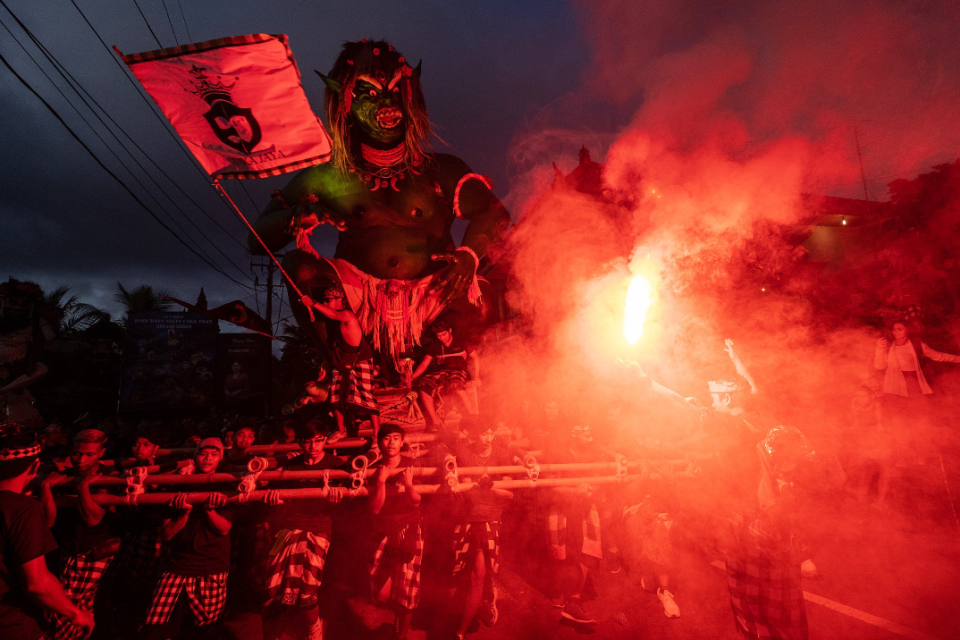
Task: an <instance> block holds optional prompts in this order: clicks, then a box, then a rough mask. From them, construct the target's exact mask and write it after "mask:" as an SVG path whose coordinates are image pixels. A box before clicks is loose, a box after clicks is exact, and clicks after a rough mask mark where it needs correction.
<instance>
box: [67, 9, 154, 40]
mask: <svg viewBox="0 0 960 640" xmlns="http://www.w3.org/2000/svg"><path fill="white" fill-rule="evenodd" d="M133 4H134V5H135V6H136V7H137V11H139V12H140V17H141V18H143V24H145V25H147V29H149V30H150V35H152V36H153V39H154V40H156V41H157V48H158V49H163V45H162V44H160V38H158V37H157V34H155V33H154V32H153V27H151V26H150V23H149V22H147V16H145V15H143V9H141V8H140V3H139V2H137V0H133ZM74 6H76V3H74Z"/></svg>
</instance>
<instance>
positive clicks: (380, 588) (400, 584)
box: [370, 424, 423, 640]
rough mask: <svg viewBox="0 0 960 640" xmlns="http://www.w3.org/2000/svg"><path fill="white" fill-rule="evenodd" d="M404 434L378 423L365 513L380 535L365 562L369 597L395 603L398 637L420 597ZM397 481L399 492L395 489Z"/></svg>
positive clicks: (419, 556)
mask: <svg viewBox="0 0 960 640" xmlns="http://www.w3.org/2000/svg"><path fill="white" fill-rule="evenodd" d="M404 437H405V433H404V431H403V429H402V428H401V427H400V426H398V425H395V424H384V425H382V426H381V427H380V432H379V437H378V445H379V447H380V452H381V455H382V456H383V458H382V459H381V461H380V463H379V464H378V466H377V468H376V469H377V471H376V474H375V475H374V481H373V489H372V491H371V494H372V498H371V500H370V511H371V512H372V513H373V514H374V516H375V518H374V520H375V523H376V526H377V533H378V535H379V536H380V543H379V544H378V545H377V550H376V551H375V552H374V554H373V561H372V562H371V564H370V581H371V587H372V591H373V599H374V600H375V601H376V602H378V603H388V602H390V603H392V604H393V605H394V607H395V611H396V622H395V630H396V634H395V636H394V637H395V638H396V639H398V640H402V639H403V638H406V637H407V630H408V629H409V627H410V620H411V619H412V618H413V610H414V609H416V608H417V604H418V603H419V601H420V563H421V561H422V560H423V535H422V532H421V528H420V522H421V519H422V517H421V514H420V500H421V498H420V494H419V493H417V490H416V488H415V487H414V485H413V467H412V466H411V460H410V459H409V458H404V457H402V456H401V455H400V450H401V449H402V448H403V440H404ZM401 483H402V485H403V490H402V491H397V488H398V487H397V485H398V484H401Z"/></svg>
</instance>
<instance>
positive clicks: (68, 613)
mask: <svg viewBox="0 0 960 640" xmlns="http://www.w3.org/2000/svg"><path fill="white" fill-rule="evenodd" d="M39 469H40V443H39V442H38V441H37V437H36V434H34V433H33V432H32V431H30V430H28V429H27V428H26V427H24V426H22V425H19V424H16V423H7V424H0V638H4V640H37V639H38V638H42V637H44V634H43V632H42V631H41V629H40V626H39V622H40V614H41V613H42V611H43V610H44V609H45V610H47V611H50V612H53V613H56V614H57V615H58V616H60V617H62V618H63V619H64V620H67V621H69V622H70V624H71V625H73V627H74V628H76V629H77V630H78V633H77V637H78V638H86V637H87V636H89V635H90V633H91V632H92V631H93V625H94V622H93V614H92V613H91V612H90V611H86V610H83V609H80V608H78V607H77V606H76V605H75V604H74V603H73V602H72V601H71V600H70V598H69V597H67V595H66V594H65V593H64V591H63V587H61V586H60V583H59V582H58V581H57V579H56V578H55V577H54V576H53V574H51V573H50V571H49V570H48V569H47V562H46V560H45V559H44V555H45V554H48V553H50V552H51V551H53V550H55V549H56V548H57V543H56V542H55V541H54V539H53V536H52V535H51V534H50V529H49V528H48V527H47V524H46V521H45V518H44V512H43V507H41V506H40V504H39V503H38V502H37V501H36V500H33V499H31V498H28V497H26V496H24V495H22V494H23V491H24V489H25V488H26V486H27V485H28V484H30V482H32V481H33V479H34V478H36V477H37V472H38V470H39ZM38 605H39V606H38Z"/></svg>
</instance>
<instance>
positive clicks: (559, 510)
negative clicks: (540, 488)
mask: <svg viewBox="0 0 960 640" xmlns="http://www.w3.org/2000/svg"><path fill="white" fill-rule="evenodd" d="M602 458H603V455H602V453H601V451H600V450H599V448H598V447H597V446H596V445H595V444H594V442H593V431H592V429H591V428H590V426H589V425H574V426H573V428H572V429H571V430H570V434H569V436H568V437H562V436H561V437H559V438H557V440H556V441H555V443H554V446H553V447H552V448H551V449H550V450H549V451H548V452H547V459H548V460H549V461H550V462H551V463H555V464H568V463H576V462H599V461H601V459H602ZM594 492H595V487H591V486H589V485H580V486H578V487H555V488H553V489H551V490H549V492H548V493H547V494H546V495H545V496H544V499H545V502H546V514H547V521H546V528H547V531H546V533H547V547H548V551H549V555H550V570H551V571H552V573H553V580H552V588H553V592H552V593H550V594H548V595H550V599H551V604H553V606H554V607H556V608H558V609H562V616H563V617H564V618H566V619H568V620H572V621H573V622H577V623H580V624H594V623H595V622H596V620H595V619H594V618H592V617H591V616H590V615H589V614H587V612H586V611H585V610H584V608H583V602H582V600H581V595H582V593H583V587H584V585H585V584H586V580H587V577H588V576H589V575H590V573H591V571H593V572H596V571H597V570H598V569H599V568H600V561H601V559H602V558H603V550H602V546H601V540H600V513H599V510H598V509H597V506H596V500H595V498H594Z"/></svg>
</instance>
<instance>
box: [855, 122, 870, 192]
mask: <svg viewBox="0 0 960 640" xmlns="http://www.w3.org/2000/svg"><path fill="white" fill-rule="evenodd" d="M853 139H854V141H855V142H856V143H857V159H858V160H859V161H860V179H861V180H863V199H864V200H866V201H868V202H869V201H870V194H869V193H867V174H866V173H864V171H863V154H862V153H860V135H859V133H858V132H857V128H856V127H854V128H853Z"/></svg>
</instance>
